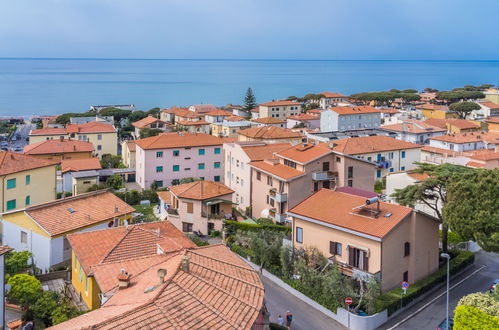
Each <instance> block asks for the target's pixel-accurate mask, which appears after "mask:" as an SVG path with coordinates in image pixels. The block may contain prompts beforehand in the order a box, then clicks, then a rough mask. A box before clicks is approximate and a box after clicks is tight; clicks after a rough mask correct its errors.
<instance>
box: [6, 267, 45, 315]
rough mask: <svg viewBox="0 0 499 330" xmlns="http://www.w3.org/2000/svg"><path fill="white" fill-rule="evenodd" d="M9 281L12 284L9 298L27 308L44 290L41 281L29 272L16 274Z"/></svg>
mask: <svg viewBox="0 0 499 330" xmlns="http://www.w3.org/2000/svg"><path fill="white" fill-rule="evenodd" d="M7 283H8V284H9V285H10V286H11V288H10V291H9V293H8V297H9V299H11V300H13V301H14V302H16V303H19V304H20V305H21V306H23V307H25V308H28V307H29V306H31V305H33V304H34V303H35V301H36V299H37V298H38V296H39V295H40V293H41V291H42V284H41V283H40V281H39V280H37V279H36V278H35V277H33V276H31V275H27V274H17V275H14V276H12V277H11V278H9V280H8V281H7Z"/></svg>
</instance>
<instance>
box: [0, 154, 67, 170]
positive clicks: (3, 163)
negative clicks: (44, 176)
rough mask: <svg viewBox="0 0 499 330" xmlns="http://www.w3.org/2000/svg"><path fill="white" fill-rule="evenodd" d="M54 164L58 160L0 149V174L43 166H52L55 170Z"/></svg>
mask: <svg viewBox="0 0 499 330" xmlns="http://www.w3.org/2000/svg"><path fill="white" fill-rule="evenodd" d="M56 164H58V162H55V161H51V160H45V159H40V158H37V157H32V156H28V155H23V154H18V153H14V152H10V151H0V175H7V174H11V173H17V172H21V171H28V170H32V169H35V168H40V167H45V166H54V171H55V165H56Z"/></svg>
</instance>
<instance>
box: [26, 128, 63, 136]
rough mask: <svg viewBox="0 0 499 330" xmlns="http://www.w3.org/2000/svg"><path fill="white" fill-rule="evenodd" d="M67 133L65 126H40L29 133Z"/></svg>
mask: <svg viewBox="0 0 499 330" xmlns="http://www.w3.org/2000/svg"><path fill="white" fill-rule="evenodd" d="M64 134H67V132H66V129H65V128H40V129H33V130H31V132H29V135H30V136H31V135H64Z"/></svg>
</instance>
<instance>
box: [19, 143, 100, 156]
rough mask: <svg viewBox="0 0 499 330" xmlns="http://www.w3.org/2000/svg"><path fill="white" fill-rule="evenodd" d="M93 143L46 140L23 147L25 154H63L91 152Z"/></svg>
mask: <svg viewBox="0 0 499 330" xmlns="http://www.w3.org/2000/svg"><path fill="white" fill-rule="evenodd" d="M94 150H95V148H94V145H93V144H92V143H90V142H85V141H78V140H68V139H64V140H46V141H41V142H37V143H33V144H28V145H27V146H25V147H24V153H25V154H26V155H44V154H64V153H73V152H92V151H94Z"/></svg>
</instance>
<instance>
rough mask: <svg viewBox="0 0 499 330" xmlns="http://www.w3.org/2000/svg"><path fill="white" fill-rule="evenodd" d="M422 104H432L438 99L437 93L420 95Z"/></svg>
mask: <svg viewBox="0 0 499 330" xmlns="http://www.w3.org/2000/svg"><path fill="white" fill-rule="evenodd" d="M418 95H419V96H420V97H421V101H422V102H426V103H430V102H431V101H433V100H435V99H436V98H437V93H418Z"/></svg>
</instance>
